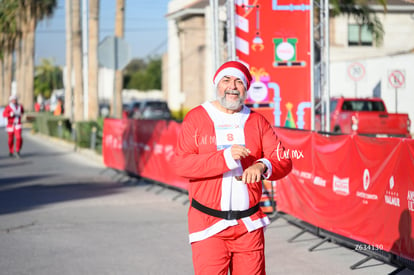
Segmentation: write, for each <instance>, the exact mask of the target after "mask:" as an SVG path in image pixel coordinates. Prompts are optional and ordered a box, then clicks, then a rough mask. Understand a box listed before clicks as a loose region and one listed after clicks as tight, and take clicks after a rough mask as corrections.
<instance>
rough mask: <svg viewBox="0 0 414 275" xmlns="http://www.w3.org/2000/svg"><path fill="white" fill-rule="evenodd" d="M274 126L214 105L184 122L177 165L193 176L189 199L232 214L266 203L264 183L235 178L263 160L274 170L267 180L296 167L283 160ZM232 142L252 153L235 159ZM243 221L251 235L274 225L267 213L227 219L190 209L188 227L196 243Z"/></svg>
mask: <svg viewBox="0 0 414 275" xmlns="http://www.w3.org/2000/svg"><path fill="white" fill-rule="evenodd" d="M279 143H280V141H279V139H278V137H277V136H276V134H275V132H274V129H273V127H272V126H271V125H270V124H269V123H268V121H267V120H266V119H265V118H264V117H263V116H262V115H260V114H258V113H255V112H253V111H250V109H249V108H247V107H245V106H244V107H243V109H242V111H241V112H238V113H234V114H226V113H223V112H221V111H219V110H218V109H217V108H216V107H214V106H213V105H212V104H211V103H210V102H206V103H204V104H203V105H201V106H198V107H196V108H195V109H193V110H191V111H190V112H189V113H188V114H187V116H186V117H185V119H184V121H183V123H182V129H181V133H180V135H179V137H178V142H177V146H176V152H175V156H174V160H173V165H174V167H175V170H176V172H177V174H179V175H181V176H183V177H186V178H189V179H190V185H189V199H190V201H192V199H193V198H194V199H195V200H197V201H198V202H199V203H201V204H202V205H204V206H207V207H209V208H212V209H215V210H220V211H228V210H240V211H243V210H246V209H249V208H251V207H253V206H255V205H257V204H258V203H259V202H260V198H261V196H262V184H261V182H260V181H259V182H256V183H254V184H245V183H243V182H242V181H239V180H237V179H236V178H235V176H240V175H242V173H243V170H244V169H246V168H247V167H249V166H251V165H252V164H254V163H255V162H257V161H262V162H263V163H265V164H266V166H267V167H268V171H267V175H266V177H267V179H268V180H277V179H280V178H282V177H284V176H286V175H287V174H288V173H289V172H290V171H291V169H292V161H291V160H290V159H280V160H279V158H278V150H283V147H282V146H280V144H279ZM232 144H240V145H244V146H246V147H247V148H248V149H250V152H251V153H250V155H249V156H248V157H246V158H243V159H242V160H234V159H233V158H232V157H231V152H230V147H231V145H232ZM239 222H240V223H243V224H244V225H245V226H246V229H247V230H248V231H253V230H256V229H258V228H261V227H263V226H266V225H268V224H269V219H268V218H267V216H266V215H265V214H264V213H263V212H262V211H261V210H259V211H257V212H256V213H255V214H253V215H251V216H249V217H245V218H242V219H241V220H239V221H237V220H226V219H221V218H217V217H213V216H210V215H207V214H205V213H203V212H200V211H199V210H197V209H195V208H193V207H190V208H189V212H188V224H189V232H190V242H195V241H199V240H203V239H206V238H208V237H210V236H213V235H214V234H216V233H218V232H220V231H222V230H224V229H226V228H227V227H229V226H234V225H237V224H238V223H239Z"/></svg>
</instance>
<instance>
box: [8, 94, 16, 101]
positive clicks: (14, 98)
mask: <svg viewBox="0 0 414 275" xmlns="http://www.w3.org/2000/svg"><path fill="white" fill-rule="evenodd" d="M12 100H17V95H11V96H10V97H9V101H12Z"/></svg>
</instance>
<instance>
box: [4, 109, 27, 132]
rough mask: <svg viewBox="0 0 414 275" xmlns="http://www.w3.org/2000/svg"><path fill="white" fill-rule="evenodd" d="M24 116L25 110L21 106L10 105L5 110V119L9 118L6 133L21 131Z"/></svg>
mask: <svg viewBox="0 0 414 275" xmlns="http://www.w3.org/2000/svg"><path fill="white" fill-rule="evenodd" d="M23 114H24V109H23V106H22V105H21V104H16V105H15V104H13V103H10V104H9V105H7V106H6V108H4V111H3V117H6V118H7V126H6V131H7V132H11V131H13V130H14V129H21V128H22V116H23Z"/></svg>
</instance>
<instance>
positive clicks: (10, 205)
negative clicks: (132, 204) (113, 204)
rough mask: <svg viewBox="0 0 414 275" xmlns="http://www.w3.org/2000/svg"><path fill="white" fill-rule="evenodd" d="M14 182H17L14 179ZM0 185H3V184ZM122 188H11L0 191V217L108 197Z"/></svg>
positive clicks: (98, 185) (65, 185)
mask: <svg viewBox="0 0 414 275" xmlns="http://www.w3.org/2000/svg"><path fill="white" fill-rule="evenodd" d="M24 178H27V177H24ZM24 178H23V181H24V180H25V179H24ZM2 180H3V179H2ZM20 180H22V179H20ZM15 181H18V180H16V179H15ZM0 184H1V185H3V183H0ZM123 187H124V186H122V185H120V184H114V183H90V182H77V183H59V184H58V185H51V184H45V185H42V184H36V185H30V186H22V187H16V188H13V187H12V188H9V189H6V190H3V191H0V215H4V214H10V213H14V212H20V211H27V210H31V209H35V208H38V207H42V206H44V205H48V204H52V203H57V202H63V201H71V200H79V199H87V198H92V197H101V196H108V195H112V194H116V193H119V192H121V191H120V190H121V189H122V188H123Z"/></svg>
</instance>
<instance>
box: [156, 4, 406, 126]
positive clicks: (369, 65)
mask: <svg viewBox="0 0 414 275" xmlns="http://www.w3.org/2000/svg"><path fill="white" fill-rule="evenodd" d="M235 2H236V3H241V2H243V3H245V4H249V0H237V1H235ZM250 2H252V1H250ZM219 5H220V9H219V15H218V18H219V26H218V29H219V30H220V33H219V35H218V37H219V48H220V50H221V52H220V54H219V59H220V62H224V61H226V58H227V57H226V56H227V44H226V42H225V41H224V40H225V37H226V36H225V26H226V22H227V21H226V20H227V11H226V1H225V0H222V1H220V4H219ZM372 8H373V9H374V10H375V11H376V12H377V14H378V16H379V18H380V20H381V22H382V24H383V27H384V32H385V35H384V38H383V43H382V44H380V45H379V44H376V42H375V41H374V38H373V37H372V35H371V33H370V32H369V31H368V29H367V28H366V27H365V26H359V25H358V24H356V22H355V21H354V20H353V19H352V17H349V16H339V17H335V18H332V19H331V20H330V49H329V51H330V61H331V62H330V93H331V95H343V96H355V95H356V96H364V97H367V96H373V95H374V94H375V95H377V96H380V97H382V98H383V99H384V100H385V102H386V104H387V107H388V108H389V110H390V111H398V112H407V113H409V115H410V118H411V119H412V120H414V109H413V108H410V106H409V102H414V83H412V80H411V79H414V77H413V76H414V52H413V49H414V1H413V0H389V1H388V6H387V12H386V13H384V11H383V9H382V7H381V6H372ZM211 11H212V9H211V8H210V1H209V0H170V1H169V6H168V14H167V16H166V18H167V20H168V38H169V40H168V53H167V54H166V56H165V57H164V60H163V61H164V62H165V63H164V70H163V72H164V74H163V90H164V92H166V94H167V95H168V96H167V100H168V103H169V105H170V108H171V109H172V110H179V109H180V108H184V110H188V109H191V108H193V107H195V106H196V105H198V104H200V103H202V102H204V101H205V100H209V99H212V98H214V90H213V89H212V77H213V75H214V69H213V62H214V56H213V55H214V52H213V50H212V49H213V45H212V41H213V32H212V28H213V27H212V26H213V23H212V16H213V15H212V12H211ZM397 70H398V71H401V73H402V74H403V77H404V80H405V82H404V85H403V86H402V87H400V88H397V89H396V88H394V87H393V85H391V84H390V83H389V82H390V80H389V76H390V75H392V73H393V72H394V71H397ZM410 78H411V79H410ZM410 81H411V82H410ZM396 94H398V99H397V98H396V97H395V95H396ZM397 105H398V107H396V106H397Z"/></svg>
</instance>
